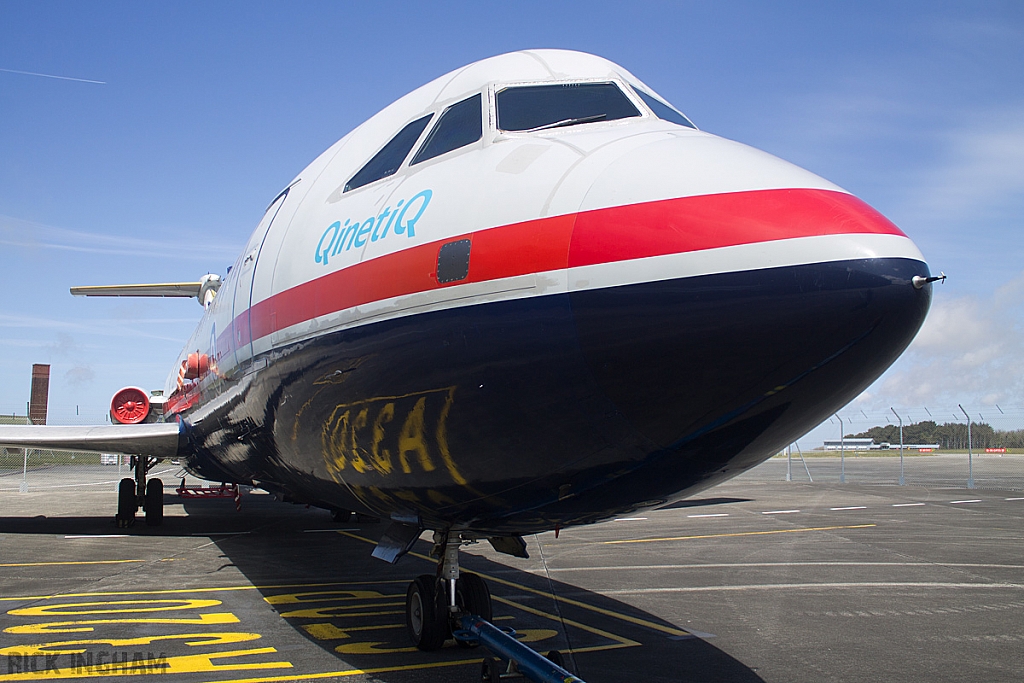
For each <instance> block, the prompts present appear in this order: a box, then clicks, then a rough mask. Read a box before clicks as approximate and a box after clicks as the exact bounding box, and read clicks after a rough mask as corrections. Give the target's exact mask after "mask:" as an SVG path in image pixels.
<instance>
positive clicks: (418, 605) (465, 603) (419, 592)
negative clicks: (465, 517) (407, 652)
mask: <svg viewBox="0 0 1024 683" xmlns="http://www.w3.org/2000/svg"><path fill="white" fill-rule="evenodd" d="M462 543H463V541H462V539H461V538H460V537H459V536H458V535H455V534H450V533H446V532H441V531H435V532H434V550H433V551H432V553H431V554H432V555H434V556H435V557H437V558H438V563H437V573H436V574H435V575H434V576H431V575H430V574H423V575H422V576H418V577H416V580H415V581H413V582H412V583H411V584H409V589H408V590H407V591H406V593H405V624H406V626H407V628H408V631H409V638H410V639H411V640H412V642H413V644H414V645H415V646H416V647H417V648H419V649H420V650H425V651H429V650H437V649H439V648H441V646H443V645H444V642H445V641H446V640H448V639H449V638H452V637H453V636H452V633H453V632H454V631H455V630H457V629H458V628H459V620H460V619H461V618H462V617H464V616H467V615H476V616H478V617H482V618H483V619H486V620H487V621H490V620H491V592H490V590H488V588H487V584H486V583H485V582H484V580H483V579H482V578H480V577H479V576H477V575H476V574H461V575H460V573H459V547H460V546H461V545H462ZM457 642H458V643H459V645H460V646H462V647H474V646H475V643H473V644H471V643H467V642H465V641H463V640H458V641H457Z"/></svg>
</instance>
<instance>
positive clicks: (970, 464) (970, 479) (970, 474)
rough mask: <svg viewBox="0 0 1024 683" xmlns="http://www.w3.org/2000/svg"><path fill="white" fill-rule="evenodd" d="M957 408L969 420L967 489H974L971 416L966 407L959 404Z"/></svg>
mask: <svg viewBox="0 0 1024 683" xmlns="http://www.w3.org/2000/svg"><path fill="white" fill-rule="evenodd" d="M957 406H959V408H960V412H962V413H963V414H964V417H966V418H967V488H969V489H973V488H974V454H973V453H972V450H973V448H972V444H971V416H970V415H968V414H967V411H966V410H964V407H963V406H962V405H960V404H959V403H957Z"/></svg>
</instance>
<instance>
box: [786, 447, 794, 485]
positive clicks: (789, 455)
mask: <svg viewBox="0 0 1024 683" xmlns="http://www.w3.org/2000/svg"><path fill="white" fill-rule="evenodd" d="M786 481H793V444H790V445H788V446H786Z"/></svg>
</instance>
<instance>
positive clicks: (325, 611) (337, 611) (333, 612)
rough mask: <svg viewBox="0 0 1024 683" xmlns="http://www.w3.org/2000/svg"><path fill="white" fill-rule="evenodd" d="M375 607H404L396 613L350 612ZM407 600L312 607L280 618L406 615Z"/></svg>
mask: <svg viewBox="0 0 1024 683" xmlns="http://www.w3.org/2000/svg"><path fill="white" fill-rule="evenodd" d="M374 607H402V610H400V611H398V612H395V611H393V610H392V611H383V610H382V611H379V612H349V611H348V610H364V609H371V608H374ZM404 609H405V600H404V599H403V600H402V601H401V602H398V601H391V602H378V603H369V604H367V603H364V604H357V605H333V606H330V607H310V608H307V609H296V610H292V611H290V612H281V613H280V614H279V615H278V616H281V617H283V618H286V619H330V618H332V617H357V616H358V617H362V616H366V615H371V616H372V615H373V614H404V613H405V612H404Z"/></svg>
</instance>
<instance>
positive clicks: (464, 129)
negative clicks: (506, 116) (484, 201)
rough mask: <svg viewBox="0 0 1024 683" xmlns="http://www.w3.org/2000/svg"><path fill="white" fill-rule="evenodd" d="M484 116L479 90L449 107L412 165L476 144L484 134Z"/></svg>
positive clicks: (428, 136) (438, 120) (435, 125)
mask: <svg viewBox="0 0 1024 683" xmlns="http://www.w3.org/2000/svg"><path fill="white" fill-rule="evenodd" d="M482 119H483V114H482V113H481V111H480V95H479V94H477V95H473V96H472V97H470V98H469V99H465V100H462V101H461V102H456V103H455V104H453V105H452V106H450V107H448V108H447V109H445V110H444V112H443V113H442V114H441V116H440V118H438V119H437V123H436V124H434V129H433V130H431V131H430V134H429V135H427V139H426V142H424V143H423V146H422V147H420V151H418V152H416V156H414V157H413V158H412V161H411V162H410V163H409V165H410V166H412V165H413V164H418V163H420V162H421V161H426V160H427V159H433V158H434V157H437V156H441V155H442V154H445V153H447V152H450V151H452V150H453V149H458V148H459V147H465V146H466V145H471V144H473V143H474V142H476V141H477V140H479V139H480V138H481V137H483V134H484V130H483V123H482Z"/></svg>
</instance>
